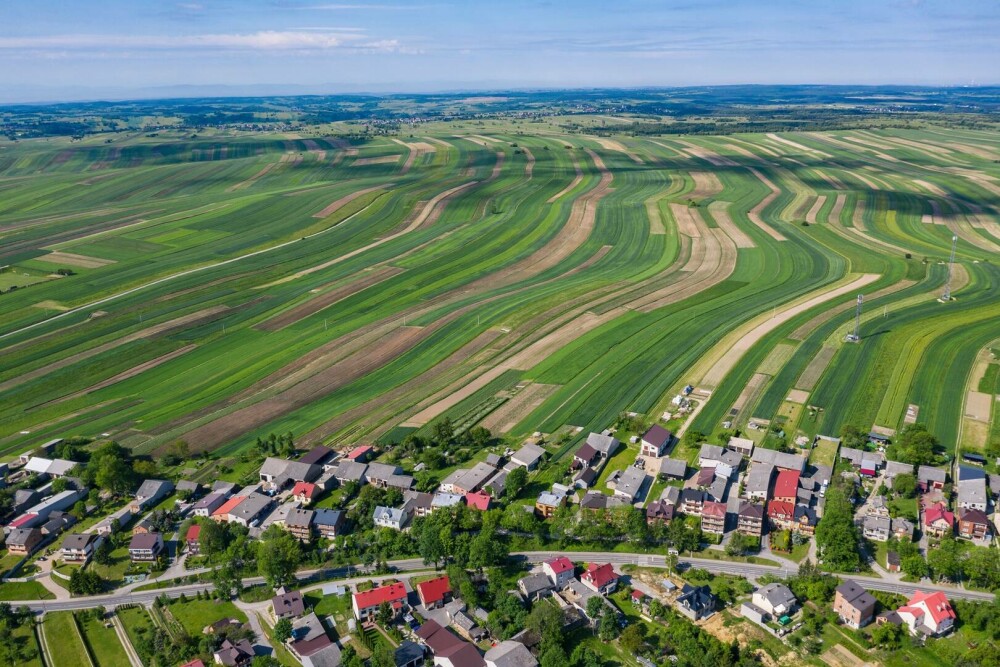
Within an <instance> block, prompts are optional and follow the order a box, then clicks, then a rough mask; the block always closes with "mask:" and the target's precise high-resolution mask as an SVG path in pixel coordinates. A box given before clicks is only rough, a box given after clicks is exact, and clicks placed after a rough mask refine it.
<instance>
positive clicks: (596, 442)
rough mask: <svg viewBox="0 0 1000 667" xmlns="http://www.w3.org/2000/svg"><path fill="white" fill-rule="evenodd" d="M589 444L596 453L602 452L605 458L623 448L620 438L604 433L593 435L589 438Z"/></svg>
mask: <svg viewBox="0 0 1000 667" xmlns="http://www.w3.org/2000/svg"><path fill="white" fill-rule="evenodd" d="M587 444H588V445H590V446H591V447H593V448H594V449H595V450H596V451H598V452H600V453H601V454H602V455H603V456H610V455H611V454H612V453H613V452H614V451H615V450H616V449H618V447H620V446H621V444H622V443H621V442H620V441H619V440H618V438H616V437H614V436H612V435H604V434H603V433H591V434H590V435H588V436H587Z"/></svg>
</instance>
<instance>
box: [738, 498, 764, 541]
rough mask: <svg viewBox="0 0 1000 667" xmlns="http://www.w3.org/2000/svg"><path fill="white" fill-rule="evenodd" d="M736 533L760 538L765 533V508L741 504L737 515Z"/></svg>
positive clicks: (751, 504) (745, 503) (746, 503)
mask: <svg viewBox="0 0 1000 667" xmlns="http://www.w3.org/2000/svg"><path fill="white" fill-rule="evenodd" d="M736 531H737V532H739V533H742V534H743V535H750V536H752V537H758V538H759V537H760V536H761V535H762V534H763V533H764V506H763V505H758V504H756V503H748V502H745V501H743V502H740V504H739V510H738V512H737V514H736Z"/></svg>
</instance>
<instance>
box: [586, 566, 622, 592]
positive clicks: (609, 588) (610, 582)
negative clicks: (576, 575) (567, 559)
mask: <svg viewBox="0 0 1000 667" xmlns="http://www.w3.org/2000/svg"><path fill="white" fill-rule="evenodd" d="M580 581H581V582H582V583H583V585H584V586H586V587H587V588H589V589H590V590H592V591H594V592H595V593H600V594H601V595H610V594H611V593H613V592H614V590H615V588H617V587H618V575H617V574H616V573H615V568H614V567H613V566H612V565H611V564H610V563H605V564H604V565H598V564H597V563H590V564H589V565H587V570H586V571H585V572H584V573H583V574H582V575H580Z"/></svg>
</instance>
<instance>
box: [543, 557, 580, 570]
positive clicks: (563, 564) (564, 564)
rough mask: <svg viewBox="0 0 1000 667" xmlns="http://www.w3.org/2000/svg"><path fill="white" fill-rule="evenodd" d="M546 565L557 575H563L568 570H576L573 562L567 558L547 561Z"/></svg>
mask: <svg viewBox="0 0 1000 667" xmlns="http://www.w3.org/2000/svg"><path fill="white" fill-rule="evenodd" d="M545 564H546V565H548V566H549V567H550V568H551V569H552V571H553V572H555V573H556V574H562V573H563V572H566V571H567V570H569V571H572V570H574V569H575V566H574V565H573V561H571V560H570V559H569V558H566V556H559V557H558V558H551V559H549V560H547V561H545Z"/></svg>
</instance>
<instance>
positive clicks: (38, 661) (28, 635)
mask: <svg viewBox="0 0 1000 667" xmlns="http://www.w3.org/2000/svg"><path fill="white" fill-rule="evenodd" d="M11 634H12V635H13V637H14V638H15V639H16V641H17V642H18V643H19V644H23V646H24V654H25V655H26V656H27V659H26V660H25V659H22V660H21V661H20V662H18V663H17V664H18V667H42V652H41V650H40V649H39V647H38V639H37V638H36V637H35V633H34V625H33V623H31V622H29V623H23V624H22V625H20V626H19V627H17V628H15V629H14V631H13V632H12V633H11Z"/></svg>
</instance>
